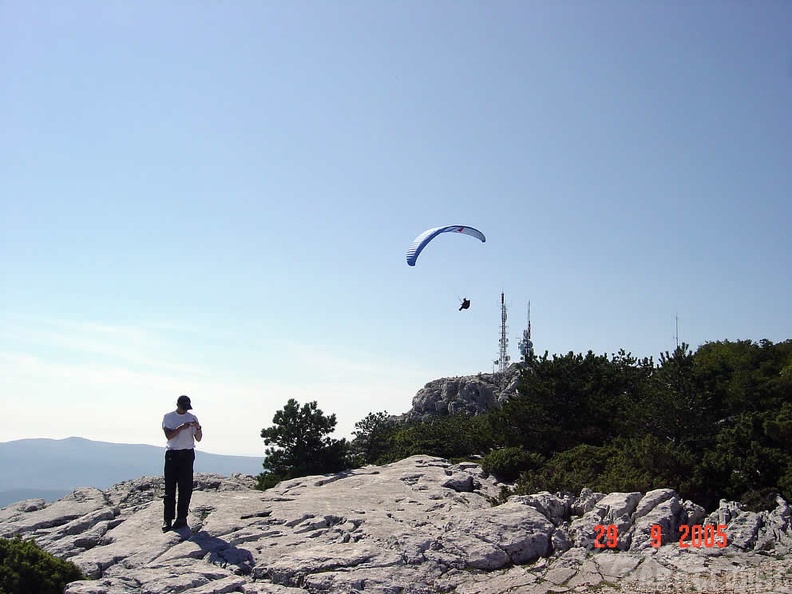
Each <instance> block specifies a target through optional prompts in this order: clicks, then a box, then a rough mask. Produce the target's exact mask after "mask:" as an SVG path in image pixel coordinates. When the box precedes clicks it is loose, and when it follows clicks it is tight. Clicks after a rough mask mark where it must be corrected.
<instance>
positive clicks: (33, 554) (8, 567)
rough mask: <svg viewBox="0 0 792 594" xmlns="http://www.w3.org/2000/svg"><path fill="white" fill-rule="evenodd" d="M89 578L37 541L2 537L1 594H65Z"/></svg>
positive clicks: (0, 539)
mask: <svg viewBox="0 0 792 594" xmlns="http://www.w3.org/2000/svg"><path fill="white" fill-rule="evenodd" d="M84 579H87V578H86V577H85V576H84V575H83V573H82V572H81V571H80V569H79V568H78V567H77V566H76V565H75V564H74V563H72V562H70V561H64V560H63V559H58V558H57V557H55V556H53V555H50V554H49V553H47V552H46V551H44V550H42V549H41V548H39V547H38V545H36V543H35V542H34V541H33V540H22V539H21V538H20V537H18V536H17V537H16V538H13V539H7V538H0V594H32V593H33V592H35V593H36V594H61V593H62V592H63V590H64V589H65V588H66V584H68V583H69V582H73V581H76V580H84Z"/></svg>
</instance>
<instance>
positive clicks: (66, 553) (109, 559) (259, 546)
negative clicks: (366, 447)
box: [0, 456, 792, 594]
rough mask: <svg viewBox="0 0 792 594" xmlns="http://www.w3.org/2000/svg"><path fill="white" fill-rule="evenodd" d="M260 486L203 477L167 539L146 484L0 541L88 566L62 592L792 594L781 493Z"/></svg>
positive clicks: (4, 515) (151, 481) (375, 481)
mask: <svg viewBox="0 0 792 594" xmlns="http://www.w3.org/2000/svg"><path fill="white" fill-rule="evenodd" d="M254 485H255V479H254V477H251V476H240V475H236V476H233V477H221V476H217V475H207V474H199V475H196V477H195V492H194V494H193V500H192V506H191V511H190V516H189V518H188V520H189V524H190V529H183V530H181V531H180V532H173V531H172V532H168V533H165V534H163V533H162V532H161V530H160V525H161V518H162V495H163V483H162V479H161V477H142V478H140V479H136V480H134V481H127V482H125V483H121V484H119V485H115V486H114V487H112V488H110V489H108V490H106V491H99V490H96V489H78V490H76V491H75V492H74V493H72V494H71V495H69V496H67V497H64V498H63V499H61V500H59V501H56V502H53V503H51V504H46V503H44V502H43V501H41V500H30V501H26V502H19V503H16V504H13V505H11V506H8V507H6V508H4V509H0V535H3V536H12V535H14V534H20V535H22V536H23V537H24V538H34V539H35V540H36V542H38V543H39V544H40V545H41V546H42V547H43V548H44V549H45V550H48V551H50V552H52V553H53V554H56V555H58V556H60V557H63V558H67V559H69V560H70V561H72V562H74V563H76V564H77V565H79V566H80V567H81V568H82V569H83V570H84V571H85V572H86V573H87V574H88V575H89V576H90V577H91V579H90V580H87V581H81V582H73V583H71V584H69V585H68V586H67V588H66V591H65V592H66V594H144V593H145V594H159V593H162V594H165V593H182V592H185V593H189V594H225V593H227V592H242V593H243V594H296V593H298V592H302V593H305V592H341V593H351V592H366V593H369V594H385V593H388V594H391V593H394V594H395V593H397V592H398V593H401V594H423V593H427V594H428V593H430V592H457V593H460V594H461V593H469V594H473V593H478V592H480V593H491V594H496V593H500V592H506V591H514V592H521V593H527V594H546V593H548V592H585V591H588V589H589V588H593V589H597V590H598V591H600V592H604V593H608V592H636V593H643V592H655V591H656V592H672V591H681V590H688V589H690V588H698V589H699V590H704V589H705V588H708V589H709V590H711V591H717V590H718V589H719V588H720V589H721V590H727V589H728V590H727V591H730V592H743V591H745V592H748V591H754V592H758V591H761V592H768V593H777V594H790V592H792V590H790V588H789V586H788V584H790V583H792V565H791V564H790V563H789V558H788V557H789V547H790V542H792V527H791V526H790V521H792V509H790V506H789V505H788V504H787V502H786V501H784V500H783V499H780V498H779V499H778V500H777V507H776V508H775V509H774V510H772V511H769V512H761V513H753V512H748V511H746V510H744V509H742V507H741V506H740V505H739V504H737V503H735V502H722V503H721V506H720V507H719V509H718V510H717V511H716V512H714V513H713V514H710V515H709V516H707V517H706V518H705V517H704V514H703V510H701V509H700V508H698V507H697V506H695V505H693V504H691V503H690V502H686V501H683V500H682V499H681V498H680V497H679V495H678V494H676V493H675V492H673V491H671V490H668V489H658V490H655V491H650V492H649V493H646V494H641V493H610V494H595V493H592V492H591V491H589V490H586V489H584V490H583V491H582V492H581V494H580V496H579V497H574V496H572V495H570V494H551V493H537V494H534V495H530V496H523V497H512V498H510V499H509V500H508V501H507V502H506V503H504V504H501V505H495V504H494V502H495V501H496V500H497V496H498V494H499V491H500V487H501V485H500V484H499V483H497V482H496V481H495V479H494V478H492V477H489V476H487V475H486V473H484V472H483V471H482V470H481V468H480V467H479V466H478V465H476V464H472V463H465V464H452V463H451V462H449V461H447V460H443V459H440V458H434V457H428V456H413V457H411V458H407V459H405V460H401V461H399V462H396V463H393V464H388V465H385V466H381V467H374V466H369V467H365V468H359V469H356V470H351V471H347V472H342V473H338V474H334V475H325V476H312V477H303V478H299V479H293V480H289V481H284V482H282V483H280V484H279V485H277V486H275V487H274V488H272V489H269V490H267V491H257V490H255V489H254V488H253V487H254ZM699 522H701V523H702V524H706V523H710V524H713V523H721V524H725V525H726V531H727V534H728V537H729V543H728V546H726V547H722V548H721V547H714V548H707V547H705V546H691V543H690V542H688V543H680V541H679V531H680V527H683V526H690V525H694V524H695V525H699ZM654 525H658V526H661V527H662V529H663V543H662V546H659V547H657V546H655V545H656V543H655V542H653V540H652V538H651V528H652V526H654ZM595 526H615V527H617V529H618V541H619V542H618V544H617V546H614V547H605V548H595V547H594V546H593V541H594V540H595V539H596V530H595ZM699 527H700V525H699ZM698 545H702V543H701V542H699V543H698Z"/></svg>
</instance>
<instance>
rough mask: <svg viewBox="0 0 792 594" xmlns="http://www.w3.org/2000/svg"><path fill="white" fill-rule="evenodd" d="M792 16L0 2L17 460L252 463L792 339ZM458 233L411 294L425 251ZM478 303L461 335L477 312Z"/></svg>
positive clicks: (3, 237) (506, 6)
mask: <svg viewBox="0 0 792 594" xmlns="http://www.w3.org/2000/svg"><path fill="white" fill-rule="evenodd" d="M790 23H792V4H790V3H785V2H764V3H751V4H749V3H726V2H716V1H714V0H704V1H702V2H696V3H690V2H684V1H682V0H672V1H670V2H664V3H662V4H661V3H630V2H623V1H617V0H602V1H601V2H597V3H590V2H584V1H582V0H579V1H570V2H563V3H559V2H531V3H524V2H513V1H502V2H497V3H494V4H492V3H490V4H486V5H485V4H482V3H475V2H467V1H462V2H451V1H450V0H438V1H437V2H432V3H423V2H418V1H417V0H407V1H406V2H400V3H366V2H362V1H353V2H348V3H310V4H309V3H300V2H290V3H286V2H282V3H277V2H272V3H259V2H255V1H253V0H242V1H240V2H236V3H233V4H227V3H222V4H221V3H212V4H188V3H184V2H178V1H176V2H174V1H170V2H154V1H153V0H143V1H141V2H135V3H124V2H96V1H91V0H78V1H76V2H70V3H68V4H65V3H64V4H58V3H54V2H51V3H34V4H31V3H27V2H23V1H21V0H10V1H7V2H4V3H2V4H0V68H2V72H3V83H2V87H1V88H2V91H3V92H2V93H0V122H2V129H3V134H2V135H0V163H1V164H0V172H1V174H0V268H1V269H2V275H0V404H1V405H2V411H3V413H2V415H0V440H1V441H11V440H16V439H23V438H31V437H46V438H55V439H59V438H65V437H70V436H79V437H83V438H87V439H91V440H97V441H107V442H112V443H141V444H151V445H161V446H162V445H164V436H163V435H162V431H161V428H160V424H161V421H162V416H163V415H164V414H165V413H166V412H168V411H170V410H173V408H175V401H176V397H177V396H178V395H179V394H189V395H190V396H191V398H192V400H193V405H194V407H195V408H194V412H195V414H196V415H197V416H198V418H199V419H200V420H201V424H202V425H203V426H204V430H205V437H204V440H203V442H202V443H201V444H199V447H200V449H205V451H208V452H213V453H219V454H235V455H248V456H263V452H264V444H263V441H262V439H261V437H260V431H261V429H262V428H264V427H267V426H269V425H271V422H272V416H273V414H274V413H275V411H277V410H279V409H281V408H282V407H283V406H284V404H285V403H286V401H287V400H288V399H289V398H295V399H297V400H298V401H299V402H300V403H305V402H308V401H313V400H316V401H317V402H318V405H319V408H321V409H322V410H323V411H324V412H325V413H326V414H336V416H337V418H338V427H337V429H338V431H337V436H347V437H348V436H350V434H351V431H352V430H353V429H354V424H355V423H356V422H358V421H359V420H361V419H363V418H364V417H365V415H366V414H368V413H369V412H378V411H383V410H387V411H388V412H389V413H391V414H400V413H403V412H406V411H407V410H409V408H410V406H411V402H412V398H413V396H414V395H415V393H416V392H417V391H418V390H419V389H420V388H421V387H422V386H423V385H424V384H425V383H427V382H428V381H431V380H434V379H437V378H440V377H446V376H455V375H467V374H474V373H477V372H490V371H492V362H493V360H494V359H496V358H497V356H498V338H499V327H500V311H499V305H500V303H499V300H500V294H501V291H503V292H504V293H505V295H506V301H507V304H508V305H509V319H508V324H509V339H510V342H511V348H510V354H511V356H512V360H513V361H516V360H518V358H519V353H518V351H517V341H518V339H519V336H520V334H521V332H522V330H523V328H524V327H525V323H526V306H527V303H528V301H530V302H531V323H532V330H533V341H534V345H535V349H536V351H537V352H539V353H543V352H545V351H548V352H549V353H551V354H555V353H567V352H569V351H574V352H581V353H585V352H587V351H589V350H592V351H593V352H595V353H597V354H611V353H615V352H617V351H619V350H620V349H625V350H627V351H629V352H632V353H633V354H634V355H636V356H640V357H644V356H653V357H655V359H656V358H657V357H658V356H659V354H660V353H662V352H664V351H666V350H672V349H673V348H674V341H675V338H674V333H675V316H677V315H678V316H679V339H680V341H683V342H685V343H688V344H689V345H690V346H691V348H692V349H696V348H697V347H698V346H700V345H701V344H703V343H704V342H707V341H715V340H755V341H758V340H761V339H768V340H771V341H773V342H780V341H784V340H787V339H789V338H792V319H791V318H790V315H789V312H788V309H789V308H788V305H787V301H788V300H787V299H786V298H787V297H788V296H789V295H790V294H792V275H790V274H789V272H788V270H789V267H790V255H792V234H790V233H789V221H790V220H792V200H790V190H789V188H790V187H792V117H791V113H790V112H791V110H792V31H791V30H790ZM445 224H462V225H470V226H473V227H475V228H477V229H480V230H481V231H482V232H483V233H484V234H485V235H486V238H487V241H486V243H481V242H478V241H475V240H471V238H469V237H454V236H449V237H441V238H438V240H436V241H435V242H433V244H432V245H430V246H429V247H428V248H427V249H426V250H425V251H424V252H423V253H422V254H421V256H420V257H419V259H418V262H417V265H416V266H415V267H410V266H407V264H406V262H405V253H406V250H407V248H408V246H409V244H410V243H411V242H412V240H413V239H414V238H415V237H416V236H417V235H418V234H419V233H420V232H422V231H423V230H424V229H427V228H430V227H434V226H439V225H445ZM462 297H468V298H470V299H471V307H470V309H469V310H465V311H458V309H457V308H458V306H459V301H460V299H461V298H462Z"/></svg>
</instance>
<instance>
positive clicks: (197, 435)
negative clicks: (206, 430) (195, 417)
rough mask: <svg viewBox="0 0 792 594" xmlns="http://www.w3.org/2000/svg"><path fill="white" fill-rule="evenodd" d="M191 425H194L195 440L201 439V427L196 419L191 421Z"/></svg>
mask: <svg viewBox="0 0 792 594" xmlns="http://www.w3.org/2000/svg"><path fill="white" fill-rule="evenodd" d="M193 427H195V441H201V440H202V439H203V428H202V427H201V424H200V423H199V422H198V421H195V422H194V423H193Z"/></svg>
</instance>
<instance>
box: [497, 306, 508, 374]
mask: <svg viewBox="0 0 792 594" xmlns="http://www.w3.org/2000/svg"><path fill="white" fill-rule="evenodd" d="M498 344H499V346H500V355H499V357H498V371H500V372H504V371H506V368H507V367H508V366H509V336H508V334H507V333H506V303H505V301H504V298H503V291H501V328H500V340H499V341H498Z"/></svg>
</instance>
